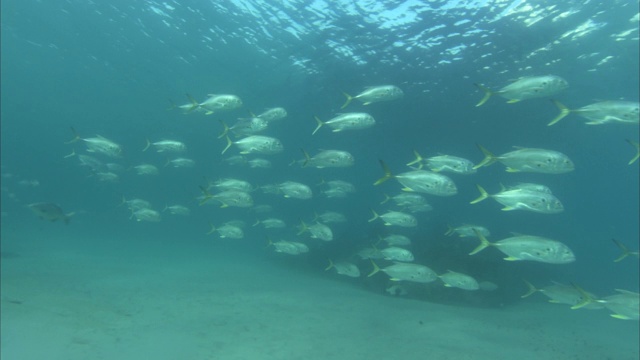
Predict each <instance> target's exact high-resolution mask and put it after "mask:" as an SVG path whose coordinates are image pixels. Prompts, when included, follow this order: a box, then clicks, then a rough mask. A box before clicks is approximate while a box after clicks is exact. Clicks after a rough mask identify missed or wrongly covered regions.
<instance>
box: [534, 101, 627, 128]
mask: <svg viewBox="0 0 640 360" xmlns="http://www.w3.org/2000/svg"><path fill="white" fill-rule="evenodd" d="M551 101H552V102H553V103H554V104H555V105H556V106H557V107H558V109H560V115H558V116H556V117H555V118H554V119H553V120H551V122H550V123H549V124H547V126H551V125H553V124H555V123H557V122H558V121H560V120H562V119H563V118H564V117H565V116H567V115H569V114H570V113H576V114H578V115H580V116H582V117H583V118H585V119H587V120H589V121H588V122H587V123H586V124H587V125H602V124H606V123H609V122H618V123H624V124H634V125H637V124H638V123H639V122H640V104H639V103H638V102H637V101H600V102H597V103H594V104H591V105H587V106H583V107H581V108H579V109H573V110H572V109H569V108H568V107H566V106H564V105H563V104H562V103H561V102H559V101H557V100H551Z"/></svg>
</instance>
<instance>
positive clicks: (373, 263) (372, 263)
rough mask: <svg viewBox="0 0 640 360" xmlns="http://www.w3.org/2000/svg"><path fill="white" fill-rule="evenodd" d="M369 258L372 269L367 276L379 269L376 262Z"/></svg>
mask: <svg viewBox="0 0 640 360" xmlns="http://www.w3.org/2000/svg"><path fill="white" fill-rule="evenodd" d="M369 260H370V261H371V265H373V270H372V271H371V272H370V273H369V275H367V277H372V276H373V275H375V274H376V273H378V272H379V271H380V268H379V267H378V264H376V263H375V262H374V261H373V260H371V259H369Z"/></svg>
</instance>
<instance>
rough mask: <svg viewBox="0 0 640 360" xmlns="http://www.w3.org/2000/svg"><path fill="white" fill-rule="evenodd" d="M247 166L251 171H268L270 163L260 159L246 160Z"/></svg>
mask: <svg viewBox="0 0 640 360" xmlns="http://www.w3.org/2000/svg"><path fill="white" fill-rule="evenodd" d="M247 164H248V165H249V167H250V168H252V169H268V168H270V167H271V161H269V160H267V159H261V158H255V159H251V160H248V161H247Z"/></svg>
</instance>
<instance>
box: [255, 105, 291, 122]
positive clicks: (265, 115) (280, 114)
mask: <svg viewBox="0 0 640 360" xmlns="http://www.w3.org/2000/svg"><path fill="white" fill-rule="evenodd" d="M256 117H258V118H260V119H263V120H266V121H267V122H271V121H275V120H280V119H284V118H285V117H287V110H285V109H284V108H282V107H275V108H271V109H267V110H265V111H264V112H262V113H260V115H257V116H256Z"/></svg>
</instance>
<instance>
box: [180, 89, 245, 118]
mask: <svg viewBox="0 0 640 360" xmlns="http://www.w3.org/2000/svg"><path fill="white" fill-rule="evenodd" d="M187 96H189V95H188V94H187ZM207 96H208V98H207V99H205V100H204V101H203V102H201V103H198V102H197V101H196V100H195V99H194V98H192V97H191V96H189V99H190V100H191V108H190V109H189V111H193V110H195V109H202V110H204V111H205V114H206V115H211V114H213V113H215V112H219V111H227V110H233V109H237V108H239V107H241V106H242V100H240V98H239V97H238V96H236V95H229V94H209V95H207Z"/></svg>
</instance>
